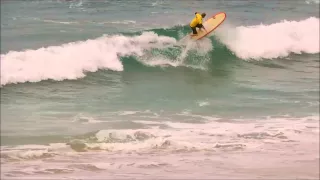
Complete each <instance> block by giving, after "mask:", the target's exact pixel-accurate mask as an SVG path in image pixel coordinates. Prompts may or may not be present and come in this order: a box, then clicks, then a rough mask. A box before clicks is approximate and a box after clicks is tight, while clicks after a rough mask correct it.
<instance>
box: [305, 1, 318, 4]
mask: <svg viewBox="0 0 320 180" xmlns="http://www.w3.org/2000/svg"><path fill="white" fill-rule="evenodd" d="M305 2H306V3H307V4H319V3H320V0H306V1H305Z"/></svg>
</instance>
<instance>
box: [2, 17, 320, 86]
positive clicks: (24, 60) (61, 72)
mask: <svg viewBox="0 0 320 180" xmlns="http://www.w3.org/2000/svg"><path fill="white" fill-rule="evenodd" d="M213 36H216V37H217V40H219V41H220V42H221V43H223V45H225V46H227V47H228V49H229V50H230V51H231V53H233V54H235V55H236V56H237V57H239V58H240V59H242V60H250V59H253V60H259V59H274V58H282V57H287V56H288V55H289V54H290V53H296V54H301V53H309V54H315V53H319V41H315V39H319V18H315V17H310V18H308V19H305V20H301V21H286V20H283V21H281V22H278V23H275V24H270V25H263V24H261V25H256V26H247V27H246V26H239V27H234V28H233V27H231V26H228V25H226V26H222V28H220V29H219V30H218V31H217V33H214V35H213ZM177 42H179V40H176V39H175V38H173V37H169V36H159V35H157V34H156V33H154V32H152V31H149V32H143V33H142V34H141V35H134V36H125V35H105V36H103V37H100V38H98V39H93V40H87V41H80V42H72V43H67V44H63V45H60V46H50V47H43V48H40V49H36V50H31V49H26V50H24V51H20V52H17V51H10V52H8V53H6V54H1V85H2V86H3V85H6V84H12V83H24V82H39V81H42V80H48V79H51V80H55V81H62V80H72V79H78V78H83V77H85V73H86V72H96V71H98V70H102V69H107V70H112V71H123V70H124V69H123V65H122V62H121V60H120V59H121V57H124V56H137V57H141V56H143V55H144V54H145V53H146V52H147V51H150V50H152V49H165V48H168V47H172V46H174V45H177ZM184 43H185V44H190V43H194V42H184ZM200 43H201V42H200ZM179 45H180V46H181V43H180V44H179ZM189 46H190V45H189ZM208 46H210V47H212V44H209V45H208ZM180 48H186V47H183V46H181V47H180ZM195 48H197V46H195V47H193V49H195ZM199 49H200V50H201V49H203V48H199ZM189 50H190V49H187V51H184V53H185V54H187V53H188V51H189ZM209 51H210V53H215V52H214V50H213V51H212V48H211V49H210V48H209V49H207V50H206V51H205V52H206V53H209ZM185 56H186V55H184V57H185ZM154 59H156V58H155V57H154ZM165 63H166V64H170V60H169V61H168V60H167V61H163V60H162V61H160V62H156V60H154V61H153V62H152V61H149V62H148V64H149V65H161V64H165ZM180 64H183V62H182V63H180ZM172 65H176V64H172ZM178 65H179V64H178Z"/></svg>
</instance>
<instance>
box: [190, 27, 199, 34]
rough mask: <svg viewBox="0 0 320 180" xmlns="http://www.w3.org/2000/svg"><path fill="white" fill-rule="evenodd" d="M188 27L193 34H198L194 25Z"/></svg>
mask: <svg viewBox="0 0 320 180" xmlns="http://www.w3.org/2000/svg"><path fill="white" fill-rule="evenodd" d="M190 28H191V29H192V32H193V35H197V34H198V33H197V29H196V27H191V26H190Z"/></svg>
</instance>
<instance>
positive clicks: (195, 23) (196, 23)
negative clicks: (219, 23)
mask: <svg viewBox="0 0 320 180" xmlns="http://www.w3.org/2000/svg"><path fill="white" fill-rule="evenodd" d="M205 17H206V13H202V14H200V13H199V12H195V17H194V18H193V20H192V21H191V22H190V28H191V29H192V32H193V34H192V35H191V36H196V35H197V34H198V32H197V29H196V28H199V29H200V30H201V29H204V30H205V31H207V30H206V29H205V28H204V26H203V25H202V19H203V18H205Z"/></svg>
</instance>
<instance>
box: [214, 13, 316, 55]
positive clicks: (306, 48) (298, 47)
mask: <svg viewBox="0 0 320 180" xmlns="http://www.w3.org/2000/svg"><path fill="white" fill-rule="evenodd" d="M218 37H219V38H220V40H221V41H222V42H223V43H224V44H225V45H226V46H227V47H228V48H229V49H230V50H231V51H232V52H233V53H234V54H235V55H236V56H237V57H239V58H241V59H262V58H265V59H272V58H279V57H286V56H288V55H289V54H290V53H296V54H301V53H310V54H314V53H319V18H315V17H310V18H308V19H305V20H302V21H287V20H283V21H282V22H279V23H274V24H270V25H264V24H260V25H256V26H239V27H236V28H235V29H233V28H229V29H227V30H225V31H219V33H218Z"/></svg>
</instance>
